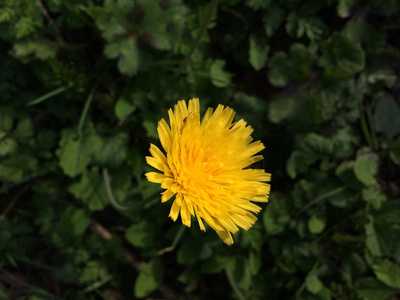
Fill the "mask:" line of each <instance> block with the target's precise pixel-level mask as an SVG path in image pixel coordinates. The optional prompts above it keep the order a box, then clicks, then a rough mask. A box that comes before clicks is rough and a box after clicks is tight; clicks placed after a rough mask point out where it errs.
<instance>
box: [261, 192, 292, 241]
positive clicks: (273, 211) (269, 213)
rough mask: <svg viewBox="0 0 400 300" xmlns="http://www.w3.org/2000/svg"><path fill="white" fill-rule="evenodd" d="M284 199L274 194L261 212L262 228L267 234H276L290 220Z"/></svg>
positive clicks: (282, 229)
mask: <svg viewBox="0 0 400 300" xmlns="http://www.w3.org/2000/svg"><path fill="white" fill-rule="evenodd" d="M289 214H290V212H289V209H288V207H287V203H286V199H285V198H281V199H278V198H277V197H275V195H274V194H272V195H271V199H270V201H269V203H268V206H267V207H266V209H265V210H264V213H263V224H264V229H265V231H266V232H267V233H268V234H269V235H277V234H279V233H281V232H283V231H284V229H285V226H286V224H287V222H288V221H289V220H290V217H289Z"/></svg>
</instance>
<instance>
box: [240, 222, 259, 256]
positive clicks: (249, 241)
mask: <svg viewBox="0 0 400 300" xmlns="http://www.w3.org/2000/svg"><path fill="white" fill-rule="evenodd" d="M262 242H263V239H262V234H261V231H260V227H259V225H258V223H256V224H255V225H254V226H253V227H251V228H250V229H249V230H247V231H243V232H241V233H240V244H241V245H242V246H244V247H246V248H252V249H254V250H256V251H260V250H261V246H262Z"/></svg>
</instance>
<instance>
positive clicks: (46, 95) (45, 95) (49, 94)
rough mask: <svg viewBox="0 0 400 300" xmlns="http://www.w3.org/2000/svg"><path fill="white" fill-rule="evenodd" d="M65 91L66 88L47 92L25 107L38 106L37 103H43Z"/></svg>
mask: <svg viewBox="0 0 400 300" xmlns="http://www.w3.org/2000/svg"><path fill="white" fill-rule="evenodd" d="M67 89H68V88H67V87H65V86H63V87H60V88H58V89H55V90H53V91H51V92H49V93H47V94H44V95H43V96H40V97H39V98H36V99H35V100H32V101H31V102H28V103H27V104H26V106H32V105H35V104H39V103H41V102H43V101H46V100H47V99H49V98H51V97H54V96H56V95H58V94H61V93H62V92H64V91H66V90H67Z"/></svg>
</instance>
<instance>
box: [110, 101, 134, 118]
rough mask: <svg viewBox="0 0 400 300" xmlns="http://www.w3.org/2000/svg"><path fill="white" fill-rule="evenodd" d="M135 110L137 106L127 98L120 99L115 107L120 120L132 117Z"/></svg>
mask: <svg viewBox="0 0 400 300" xmlns="http://www.w3.org/2000/svg"><path fill="white" fill-rule="evenodd" d="M135 110H136V106H134V105H133V104H132V103H131V102H129V101H128V100H127V99H125V98H120V99H119V100H118V101H117V104H116V105H115V114H116V115H117V118H118V119H120V120H123V119H126V117H128V116H129V115H131V114H132V113H133V112H134V111H135Z"/></svg>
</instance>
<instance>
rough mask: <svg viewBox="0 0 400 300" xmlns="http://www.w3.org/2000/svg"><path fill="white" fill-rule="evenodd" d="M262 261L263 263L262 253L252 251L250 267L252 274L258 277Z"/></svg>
mask: <svg viewBox="0 0 400 300" xmlns="http://www.w3.org/2000/svg"><path fill="white" fill-rule="evenodd" d="M261 265H262V261H261V252H260V251H259V250H258V251H250V253H249V267H250V272H251V274H252V275H253V276H254V275H257V274H258V272H259V271H260V269H261Z"/></svg>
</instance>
